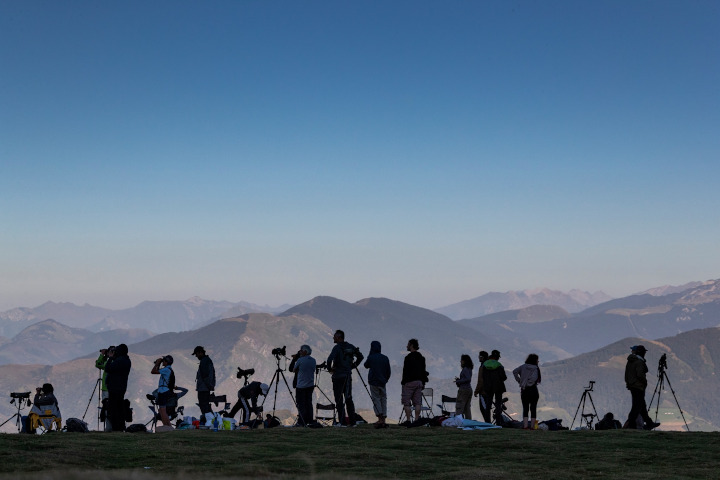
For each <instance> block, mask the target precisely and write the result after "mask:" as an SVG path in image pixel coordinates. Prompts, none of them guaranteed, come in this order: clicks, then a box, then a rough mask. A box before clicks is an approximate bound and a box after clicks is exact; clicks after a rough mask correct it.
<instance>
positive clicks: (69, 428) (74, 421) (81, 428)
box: [64, 418, 89, 433]
mask: <svg viewBox="0 0 720 480" xmlns="http://www.w3.org/2000/svg"><path fill="white" fill-rule="evenodd" d="M64 430H65V431H66V432H76V433H87V432H88V431H89V429H88V424H87V423H85V422H83V421H82V420H80V419H79V418H68V419H67V420H66V421H65V429H64Z"/></svg>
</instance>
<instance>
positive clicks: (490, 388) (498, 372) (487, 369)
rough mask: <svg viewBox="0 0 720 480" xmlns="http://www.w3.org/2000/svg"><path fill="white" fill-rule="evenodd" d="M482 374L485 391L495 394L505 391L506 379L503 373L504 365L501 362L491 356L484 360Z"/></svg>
mask: <svg viewBox="0 0 720 480" xmlns="http://www.w3.org/2000/svg"><path fill="white" fill-rule="evenodd" d="M482 374H483V390H484V391H485V393H487V394H490V393H492V394H497V393H504V392H506V390H505V380H507V375H505V367H503V366H502V363H500V362H498V361H497V360H495V359H493V358H490V359H488V360H485V362H484V363H483V366H482Z"/></svg>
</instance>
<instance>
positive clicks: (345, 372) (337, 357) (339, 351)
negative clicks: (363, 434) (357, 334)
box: [327, 330, 365, 425]
mask: <svg viewBox="0 0 720 480" xmlns="http://www.w3.org/2000/svg"><path fill="white" fill-rule="evenodd" d="M333 341H334V342H335V346H334V347H333V349H332V351H331V352H330V356H328V358H327V368H328V370H329V371H330V372H331V373H332V384H333V395H334V397H335V407H336V408H337V412H338V422H339V423H340V425H346V424H347V425H355V403H354V402H353V399H352V371H353V369H354V368H355V367H357V366H358V365H359V364H360V362H362V360H363V358H365V357H364V356H363V354H362V353H360V349H358V348H355V346H354V345H353V344H352V343H348V342H346V341H345V332H343V331H342V330H338V331H336V332H335V335H333ZM346 405H347V419H346V418H345V406H346Z"/></svg>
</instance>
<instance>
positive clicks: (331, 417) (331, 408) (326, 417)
mask: <svg viewBox="0 0 720 480" xmlns="http://www.w3.org/2000/svg"><path fill="white" fill-rule="evenodd" d="M321 411H322V412H324V413H322V414H321V413H320V412H321ZM335 419H336V417H335V404H334V403H328V404H327V405H323V404H322V403H316V404H315V421H317V422H318V423H319V424H321V425H324V426H326V427H332V426H333V424H334V423H336V420H335Z"/></svg>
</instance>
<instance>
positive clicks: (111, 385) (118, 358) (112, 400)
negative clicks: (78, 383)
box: [105, 343, 132, 432]
mask: <svg viewBox="0 0 720 480" xmlns="http://www.w3.org/2000/svg"><path fill="white" fill-rule="evenodd" d="M131 368H132V362H131V361H130V357H129V356H128V347H127V345H125V344H124V343H121V344H120V345H118V346H117V347H115V350H113V351H110V350H108V361H107V363H106V364H105V371H106V372H107V378H106V380H105V384H106V385H107V389H108V417H109V418H110V425H111V426H112V430H113V432H124V431H125V403H124V402H125V392H126V391H127V383H128V376H129V375H130V369H131Z"/></svg>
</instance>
